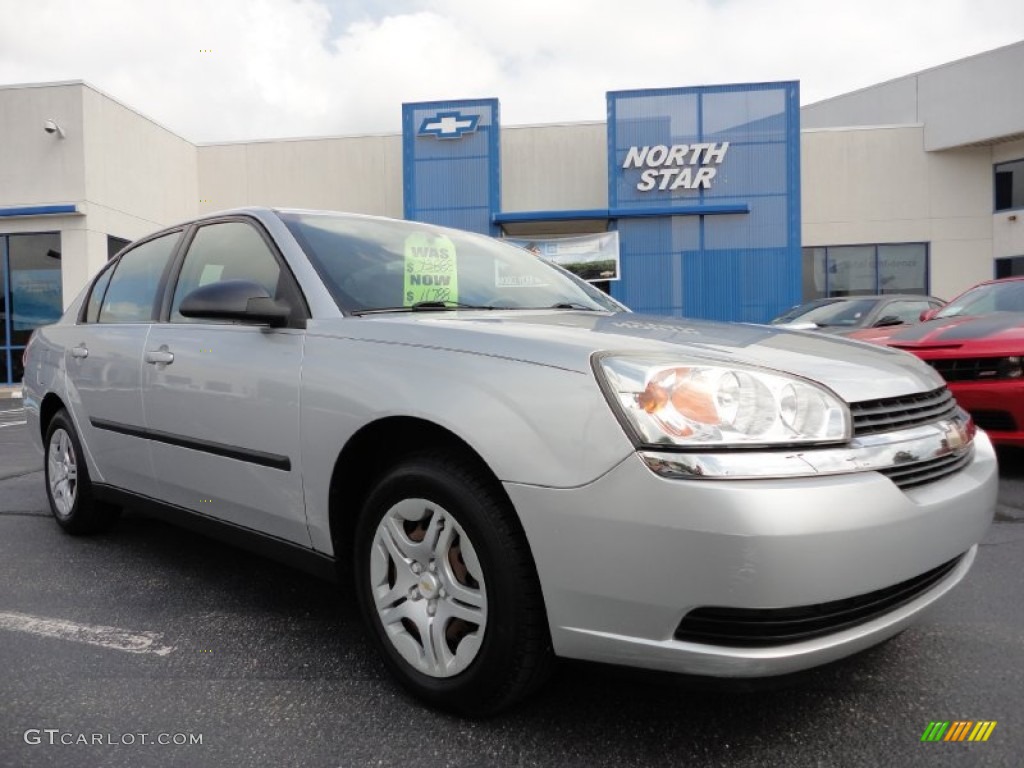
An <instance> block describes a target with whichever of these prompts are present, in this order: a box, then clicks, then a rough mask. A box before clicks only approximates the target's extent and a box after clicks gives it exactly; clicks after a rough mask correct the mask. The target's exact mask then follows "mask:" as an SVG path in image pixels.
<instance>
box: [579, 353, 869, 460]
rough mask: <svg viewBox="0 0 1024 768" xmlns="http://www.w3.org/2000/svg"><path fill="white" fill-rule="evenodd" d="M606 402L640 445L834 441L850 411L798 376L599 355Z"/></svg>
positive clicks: (843, 433) (843, 436) (841, 436)
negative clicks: (610, 404)
mask: <svg viewBox="0 0 1024 768" xmlns="http://www.w3.org/2000/svg"><path fill="white" fill-rule="evenodd" d="M594 368H595V370H596V371H597V374H598V376H599V378H601V379H602V383H603V385H604V388H605V392H606V393H607V394H608V396H609V399H610V400H611V402H612V404H613V406H614V407H615V408H616V409H617V410H618V411H619V413H620V414H621V415H622V416H623V417H624V418H625V421H626V423H627V424H628V425H629V426H631V427H632V430H633V432H634V433H635V436H636V437H637V438H638V439H639V441H640V442H641V443H644V444H647V445H666V444H669V445H678V446H684V447H703V448H715V447H724V446H732V445H740V446H758V445H794V444H807V443H839V442H845V441H847V440H849V439H850V436H851V419H850V410H849V408H847V406H846V404H845V403H844V402H843V401H842V400H840V399H839V397H837V396H836V395H835V394H834V393H832V392H831V391H829V390H828V389H826V388H825V387H822V386H820V385H818V384H815V383H813V382H811V381H807V380H806V379H801V378H798V377H796V376H788V375H786V374H783V373H777V372H775V371H766V370H763V369H759V368H753V367H747V366H741V365H734V364H731V363H717V362H699V361H694V362H692V363H682V362H678V361H677V360H671V361H670V360H667V359H662V358H651V357H639V356H638V357H633V356H626V355H623V356H611V355H609V356H607V357H599V358H597V360H596V364H595V366H594Z"/></svg>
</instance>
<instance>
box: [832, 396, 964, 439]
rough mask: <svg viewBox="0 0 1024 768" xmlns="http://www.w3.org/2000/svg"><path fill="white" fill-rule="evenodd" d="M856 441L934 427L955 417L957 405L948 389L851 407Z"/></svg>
mask: <svg viewBox="0 0 1024 768" xmlns="http://www.w3.org/2000/svg"><path fill="white" fill-rule="evenodd" d="M850 412H851V414H852V415H853V434H854V436H855V437H863V436H864V435H874V434H878V433H879V432H894V431H896V430H898V429H907V428H909V427H917V426H920V425H922V424H932V423H934V422H936V421H938V420H939V419H946V418H950V417H951V416H953V415H954V414H955V413H956V401H954V400H953V395H951V394H950V392H949V390H948V389H946V388H945V387H940V388H939V389H936V390H932V391H931V392H924V393H922V394H919V395H905V396H903V397H886V398H882V399H880V400H862V401H861V402H859V403H850Z"/></svg>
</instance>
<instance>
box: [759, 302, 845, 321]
mask: <svg viewBox="0 0 1024 768" xmlns="http://www.w3.org/2000/svg"><path fill="white" fill-rule="evenodd" d="M837 301H841V299H815V300H814V301H808V302H807V303H806V304H797V305H796V306H795V307H790V308H789V309H787V310H786V311H785V312H783V313H782V314H781V315H779V316H778V317H776V318H775V319H774V320H772V325H778V324H779V323H792V322H793V321H794V320H796V318H798V317H800V315H803V314H805V313H807V312H810V311H811V310H813V309H818V308H820V307H824V306H826V305H828V304H835V303H836V302H837Z"/></svg>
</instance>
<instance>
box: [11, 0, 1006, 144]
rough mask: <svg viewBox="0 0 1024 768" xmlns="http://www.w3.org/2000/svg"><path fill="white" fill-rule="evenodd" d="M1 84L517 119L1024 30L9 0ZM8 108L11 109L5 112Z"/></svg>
mask: <svg viewBox="0 0 1024 768" xmlns="http://www.w3.org/2000/svg"><path fill="white" fill-rule="evenodd" d="M0 20H2V21H0V84H12V83H32V82H48V81H55V80H85V81H87V82H89V83H91V84H93V85H95V86H96V87H98V88H99V89H101V90H103V91H105V92H107V93H108V94H110V95H111V96H113V97H115V98H117V99H119V100H121V101H122V102H124V103H125V104H127V105H129V106H131V107H134V108H135V109H137V110H138V111H140V112H142V113H143V114H145V115H147V116H149V117H151V118H153V119H154V120H156V121H158V122H159V123H161V124H163V125H165V126H166V127H168V128H170V129H171V130H173V131H175V132H177V133H179V134H180V135H182V136H184V137H185V138H187V139H190V140H192V141H197V142H210V141H234V140H244V139H254V138H277V137H284V136H318V135H337V134H341V135H345V134H361V133H389V132H398V131H400V130H401V124H400V123H401V104H402V103H403V102H406V101H424V100H430V99H450V98H477V97H490V96H495V97H498V98H499V99H500V100H501V109H502V122H503V123H504V124H506V125H522V124H530V123H553V122H571V121H579V120H602V119H604V112H605V92H606V91H609V90H618V89H625V88H650V87H660V86H681V85H704V84H714V83H729V82H762V81H769V80H799V81H800V84H801V96H802V102H803V103H805V104H807V103H810V102H813V101H818V100H820V99H824V98H828V97H829V96H834V95H837V94H840V93H846V92H848V91H851V90H854V89H856V88H860V87H863V86H866V85H871V84H874V83H877V82H881V81H883V80H887V79H890V78H893V77H898V76H900V75H904V74H909V73H911V72H916V71H918V70H921V69H926V68H928V67H933V66H936V65H939V64H943V63H946V62H948V61H952V60H954V59H957V58H961V57H964V56H969V55H971V54H974V53H979V52H981V51H985V50H989V49H992V48H996V47H999V46H1001V45H1006V44H1009V43H1012V42H1016V41H1018V40H1021V39H1024V0H852V1H851V0H616V1H614V2H613V1H612V0H174V1H173V2H167V0H0ZM0 117H2V116H0Z"/></svg>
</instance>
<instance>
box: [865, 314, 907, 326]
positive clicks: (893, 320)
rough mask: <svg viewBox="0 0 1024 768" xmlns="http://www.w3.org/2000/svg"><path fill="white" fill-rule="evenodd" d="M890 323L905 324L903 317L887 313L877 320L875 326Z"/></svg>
mask: <svg viewBox="0 0 1024 768" xmlns="http://www.w3.org/2000/svg"><path fill="white" fill-rule="evenodd" d="M888 325H903V319H902V318H900V317H897V316H896V315H885V317H880V318H879V319H878V320H876V321H875V324H874V325H873V326H872V327H873V328H884V327H886V326H888Z"/></svg>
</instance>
